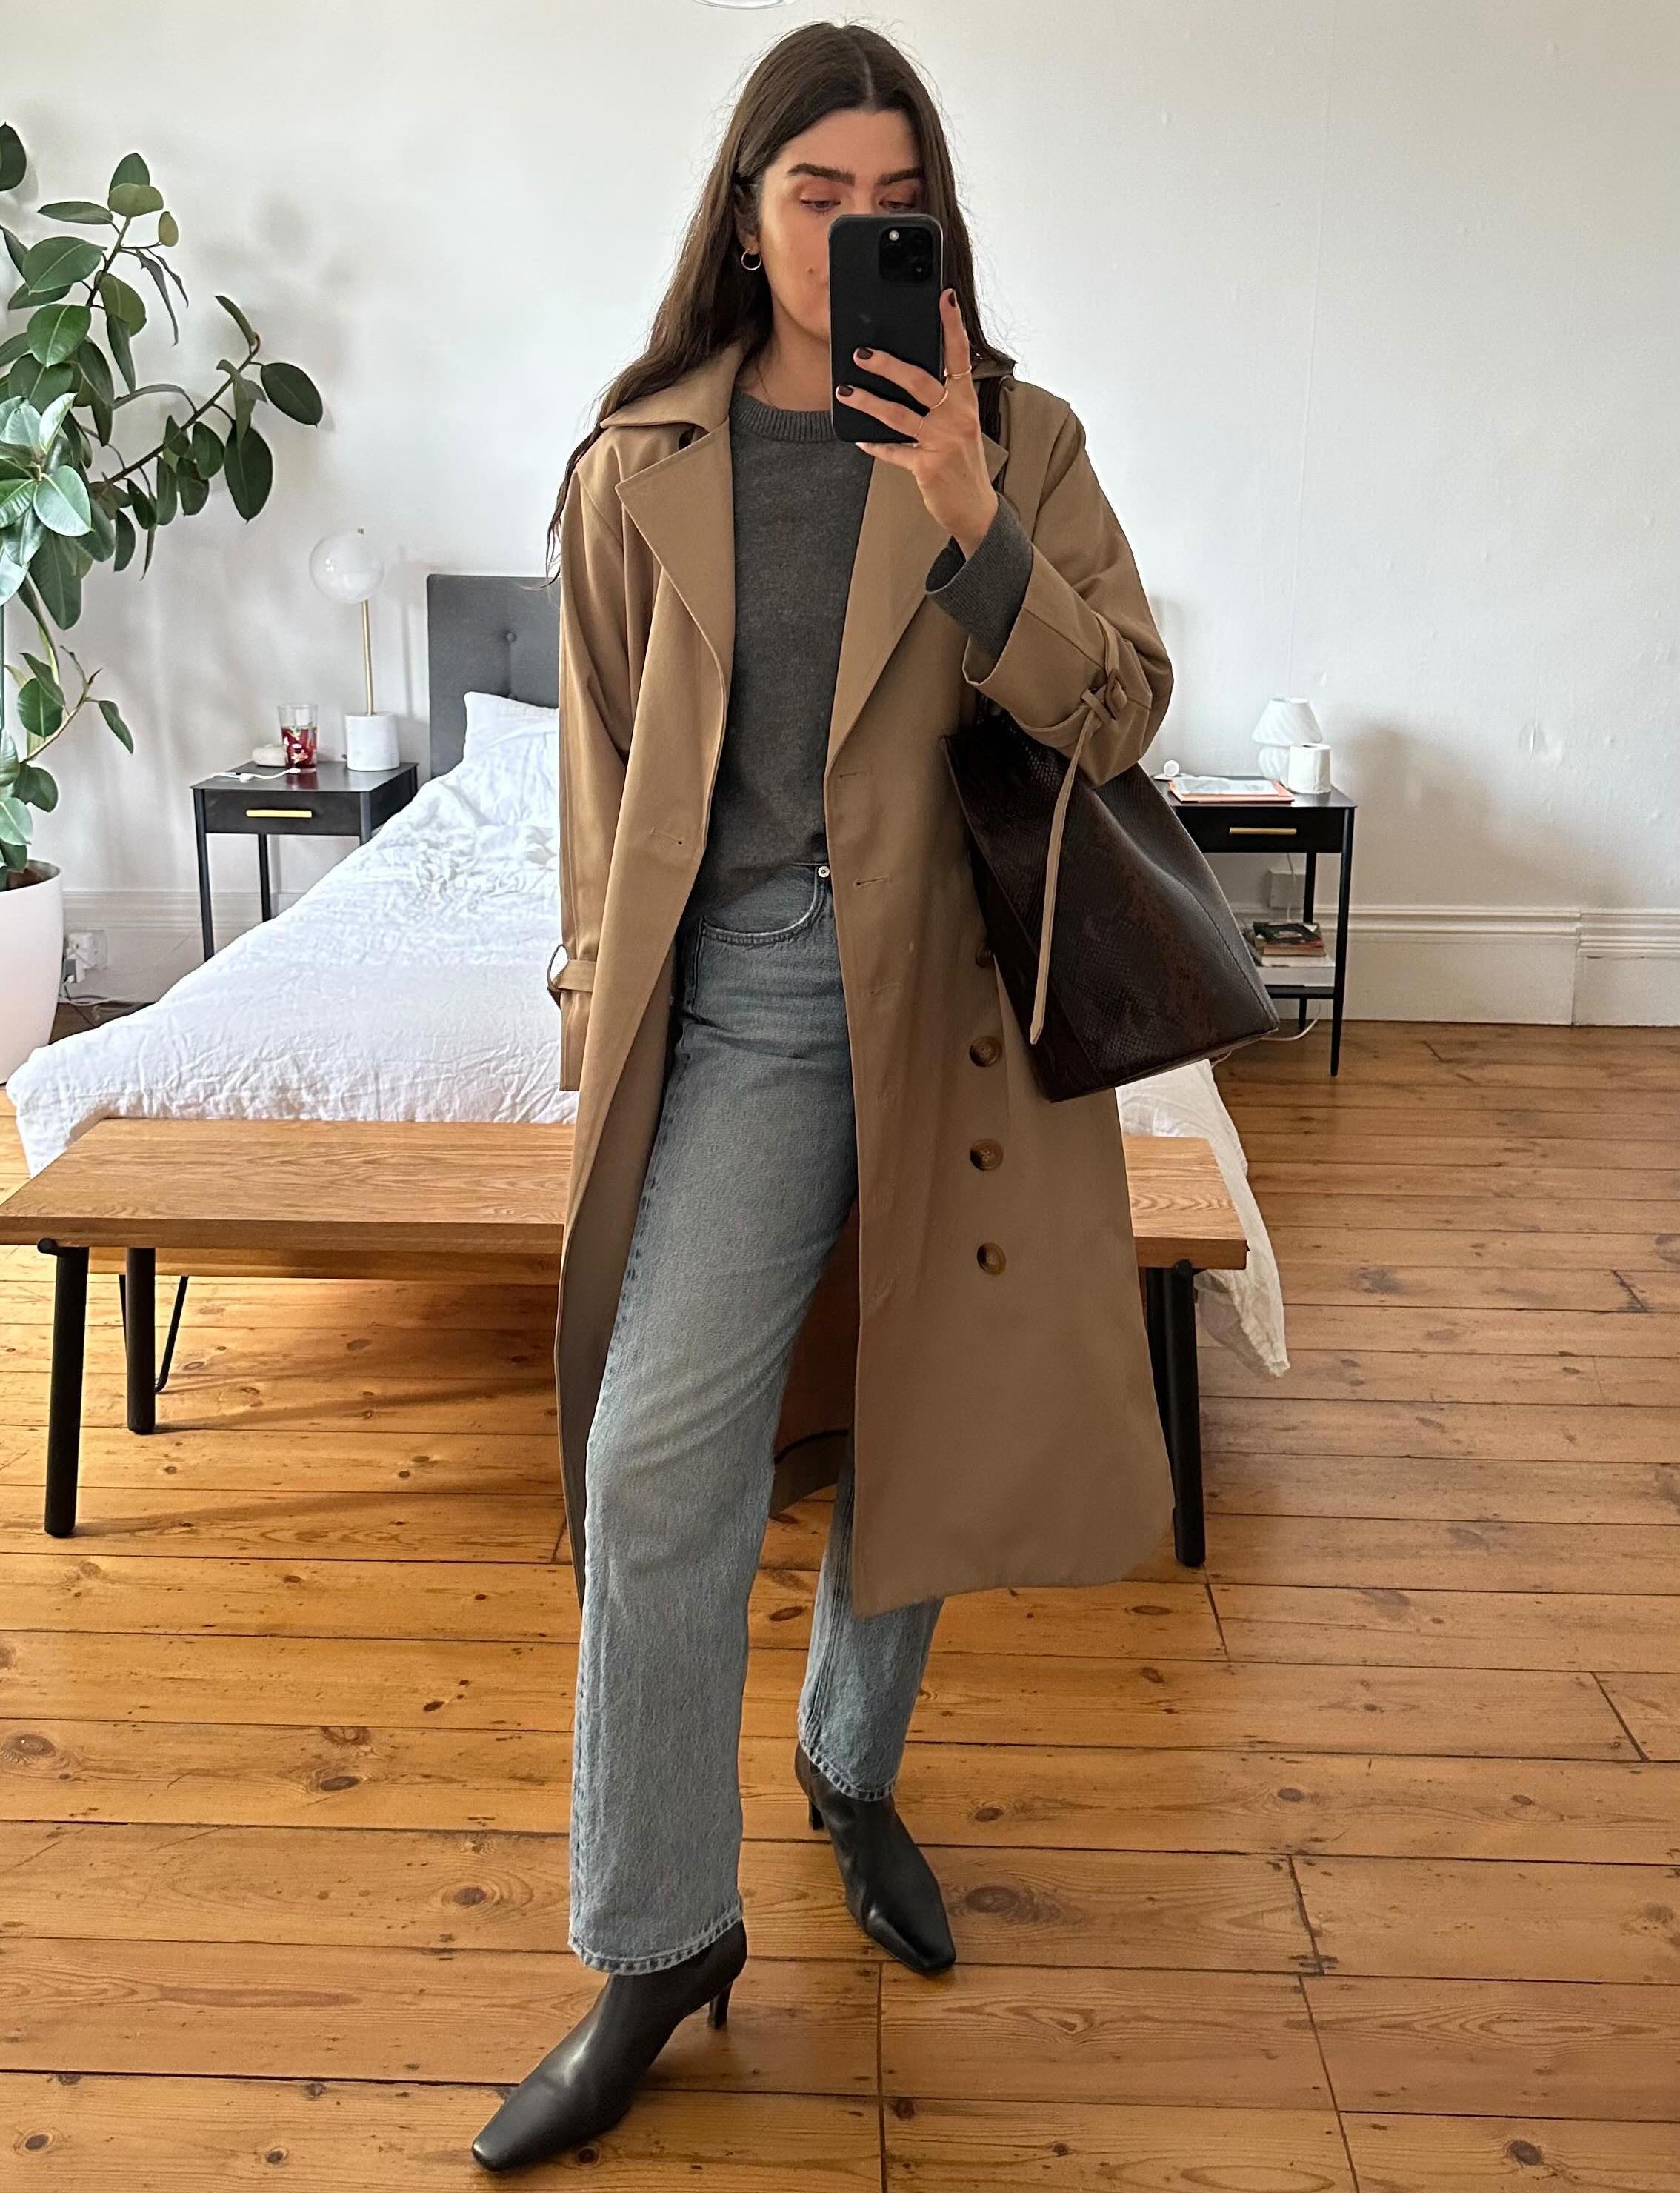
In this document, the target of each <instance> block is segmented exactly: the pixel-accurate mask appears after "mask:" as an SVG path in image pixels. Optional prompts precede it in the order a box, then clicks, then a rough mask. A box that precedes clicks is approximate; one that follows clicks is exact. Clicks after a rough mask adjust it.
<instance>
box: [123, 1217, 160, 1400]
mask: <svg viewBox="0 0 1680 2193" xmlns="http://www.w3.org/2000/svg"><path fill="white" fill-rule="evenodd" d="M123 1264H124V1267H125V1269H124V1272H123V1279H124V1280H125V1282H126V1284H125V1285H124V1286H123V1348H124V1351H125V1353H126V1354H127V1358H128V1365H129V1430H130V1431H131V1432H155V1431H156V1430H157V1384H156V1383H155V1382H156V1379H157V1251H156V1250H155V1249H129V1251H127V1252H126V1253H125V1255H124V1257H123Z"/></svg>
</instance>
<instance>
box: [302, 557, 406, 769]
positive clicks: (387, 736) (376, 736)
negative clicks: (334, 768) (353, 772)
mask: <svg viewBox="0 0 1680 2193" xmlns="http://www.w3.org/2000/svg"><path fill="white" fill-rule="evenodd" d="M309 575H310V577H311V579H312V580H313V581H315V584H316V585H317V587H319V589H320V591H321V592H322V593H323V594H324V595H325V596H326V597H327V598H328V600H329V601H331V602H342V603H344V604H346V606H350V605H351V604H358V603H359V604H360V605H361V610H362V673H363V680H364V682H365V684H366V687H367V696H368V708H367V713H366V714H365V715H361V716H353V715H351V714H349V713H346V716H345V719H344V759H345V765H346V768H349V769H395V768H396V766H397V759H398V756H397V719H396V717H395V716H382V715H376V714H375V713H374V628H373V618H372V615H371V613H370V611H369V607H368V604H369V602H371V601H372V599H373V598H374V595H375V594H376V593H378V592H379V590H380V585H381V584H382V582H383V581H384V578H385V558H384V557H383V556H381V555H380V552H379V550H378V549H377V548H376V547H374V544H373V542H372V541H369V538H368V536H367V535H366V534H365V533H364V532H363V530H362V528H361V527H360V526H359V525H358V526H357V529H356V530H355V531H354V532H353V533H330V534H329V535H327V537H326V539H325V540H324V541H317V542H316V544H315V546H314V547H313V548H311V550H310V552H309Z"/></svg>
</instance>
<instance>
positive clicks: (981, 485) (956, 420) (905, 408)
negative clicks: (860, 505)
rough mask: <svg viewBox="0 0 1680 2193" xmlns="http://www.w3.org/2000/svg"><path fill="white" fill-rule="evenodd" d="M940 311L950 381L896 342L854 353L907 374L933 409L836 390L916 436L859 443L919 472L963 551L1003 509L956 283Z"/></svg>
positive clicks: (885, 373)
mask: <svg viewBox="0 0 1680 2193" xmlns="http://www.w3.org/2000/svg"><path fill="white" fill-rule="evenodd" d="M940 322H941V324H942V325H943V327H944V329H945V370H946V379H945V381H944V382H943V384H941V382H940V379H939V377H938V375H936V374H932V373H928V372H925V371H924V370H923V368H922V367H921V366H919V365H911V363H910V362H909V360H908V359H907V358H894V355H893V353H892V352H891V351H889V350H860V351H858V352H855V353H854V355H855V356H856V358H857V359H858V362H859V364H862V365H866V366H867V367H868V368H869V369H870V371H871V373H875V374H879V375H881V376H882V377H883V379H884V380H888V381H899V382H900V383H901V384H902V386H904V387H905V388H906V390H907V391H908V392H909V393H910V394H911V396H913V397H914V398H916V400H917V403H918V404H927V405H928V406H929V409H928V412H927V415H926V416H925V417H924V416H923V415H922V414H921V413H920V412H918V411H914V410H912V409H911V407H910V405H909V404H897V403H894V402H893V401H892V400H891V399H890V398H887V397H884V396H876V395H874V394H872V393H871V392H870V391H869V390H868V389H866V388H854V387H852V386H850V385H849V384H848V383H846V382H841V383H840V384H839V385H838V386H837V388H836V390H835V393H836V395H837V396H838V397H839V398H841V400H842V401H843V403H846V404H855V405H856V407H857V409H859V410H860V411H867V412H868V413H870V415H871V416H872V417H874V418H877V419H880V420H882V421H884V422H885V423H886V424H887V425H888V426H889V427H898V428H899V429H900V432H904V433H906V434H913V435H914V436H915V437H916V441H915V442H914V443H911V442H860V443H859V444H858V447H859V448H860V449H867V450H868V451H869V453H870V455H871V456H872V457H876V458H878V459H879V460H880V461H882V462H883V463H885V464H889V465H901V466H903V467H905V468H906V470H907V471H909V472H914V473H915V475H916V484H917V486H918V487H919V488H920V489H921V490H922V500H923V502H925V503H926V504H927V506H928V508H929V512H931V513H932V515H933V516H934V518H937V519H938V520H939V522H940V524H941V525H943V526H944V527H945V529H946V531H947V532H948V533H949V534H950V535H951V537H952V538H953V539H954V540H955V541H956V542H957V547H959V548H960V549H961V550H962V551H963V554H964V555H965V556H972V555H973V554H974V550H975V549H976V548H978V547H979V546H980V542H981V541H982V540H983V539H984V538H985V536H986V530H987V529H988V528H989V527H990V525H991V521H992V518H994V517H995V516H996V515H997V489H996V488H995V487H993V485H992V484H991V478H990V476H989V474H988V473H987V471H986V445H985V444H984V443H983V442H982V441H981V439H980V404H979V403H978V400H977V399H976V398H975V395H974V377H973V375H971V374H970V372H969V331H968V329H966V328H965V327H964V326H963V312H962V307H961V306H959V305H958V304H957V292H956V291H955V290H954V289H946V290H945V291H943V292H942V293H941V295H940ZM918 445H919V446H918Z"/></svg>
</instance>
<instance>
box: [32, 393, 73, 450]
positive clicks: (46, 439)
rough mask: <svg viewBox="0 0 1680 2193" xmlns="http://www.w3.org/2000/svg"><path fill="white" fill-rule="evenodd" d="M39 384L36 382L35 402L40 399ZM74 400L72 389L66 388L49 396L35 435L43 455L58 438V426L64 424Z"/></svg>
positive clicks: (36, 443)
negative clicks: (57, 393)
mask: <svg viewBox="0 0 1680 2193" xmlns="http://www.w3.org/2000/svg"><path fill="white" fill-rule="evenodd" d="M39 386H40V384H39V383H38V382H37V395H36V397H35V399H34V400H35V401H36V402H37V404H38V403H39V402H40V400H41V398H40V395H39V393H38V390H39ZM75 401H76V397H75V392H74V391H73V390H72V389H69V388H66V389H65V390H63V391H62V392H61V393H60V394H59V395H56V396H54V397H53V398H50V400H49V403H48V404H47V407H46V409H45V410H43V412H42V414H41V426H40V429H39V431H38V432H37V435H36V437H35V446H36V448H37V449H39V451H40V452H41V454H42V455H43V457H44V456H45V455H48V454H49V451H50V450H51V449H52V446H53V444H54V442H55V441H56V440H57V439H58V432H59V428H60V427H61V426H62V425H63V424H64V421H65V418H66V414H67V413H68V412H69V409H70V407H71V404H73V403H74V402H75Z"/></svg>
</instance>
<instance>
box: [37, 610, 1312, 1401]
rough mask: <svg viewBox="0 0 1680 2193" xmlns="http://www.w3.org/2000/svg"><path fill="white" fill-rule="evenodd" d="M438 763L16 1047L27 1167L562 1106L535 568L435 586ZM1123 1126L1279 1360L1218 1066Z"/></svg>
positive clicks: (1151, 1100) (1233, 1321)
mask: <svg viewBox="0 0 1680 2193" xmlns="http://www.w3.org/2000/svg"><path fill="white" fill-rule="evenodd" d="M426 618H427V635H426V656H427V668H428V678H429V687H430V710H431V720H430V725H429V734H428V736H429V747H430V757H429V758H430V774H429V776H428V777H427V780H426V782H425V783H424V784H423V785H422V786H421V787H420V791H419V793H417V794H416V796H415V797H414V799H413V800H411V801H410V803H409V805H408V806H407V807H405V808H403V810H400V811H399V812H398V813H397V815H395V816H392V817H391V820H390V821H389V822H386V824H385V825H384V826H383V827H382V828H381V829H380V831H379V832H378V833H377V834H376V835H375V836H374V838H372V839H370V840H369V842H368V844H366V845H358V846H357V847H356V848H355V849H354V850H352V851H351V852H350V853H348V854H347V855H346V857H345V858H344V859H343V860H342V861H340V862H339V863H338V864H337V866H336V867H334V868H332V869H331V870H330V871H329V873H327V874H326V875H325V876H323V878H322V879H320V881H319V882H317V884H315V885H313V886H312V887H311V889H310V890H308V891H307V892H306V894H305V895H304V896H303V897H301V898H300V899H299V900H298V901H297V902H295V903H294V904H293V905H291V906H289V907H287V908H284V909H283V911H282V912H281V913H277V914H276V915H275V916H274V917H273V918H272V919H271V920H268V921H266V922H260V923H258V924H257V925H256V926H255V927H254V928H251V929H248V930H245V931H244V932H243V935H241V936H237V937H236V938H234V939H233V940H232V941H231V942H230V943H228V944H226V945H225V946H224V947H223V948H222V949H221V950H220V951H219V952H218V953H215V954H214V957H213V958H211V959H209V960H207V961H205V962H204V963H203V965H201V966H197V967H195V968H193V969H192V970H191V972H190V973H188V974H186V975H184V976H182V977H181V978H180V981H179V982H176V983H175V984H174V986H173V988H170V989H169V991H168V992H167V993H165V994H164V995H163V997H162V998H160V999H157V1001H156V1003H155V1004H151V1005H143V1006H141V1007H140V1008H139V1009H138V1010H137V1011H134V1012H133V1013H129V1014H127V1015H124V1016H120V1017H119V1018H117V1019H115V1020H111V1021H107V1022H103V1023H102V1024H101V1025H100V1026H99V1027H97V1028H89V1029H87V1030H84V1031H83V1032H81V1033H79V1034H75V1035H71V1036H66V1037H64V1038H61V1039H60V1040H59V1041H58V1042H56V1043H53V1044H49V1045H43V1046H42V1047H41V1048H40V1049H38V1050H37V1051H33V1052H31V1055H30V1056H29V1057H28V1058H27V1059H26V1060H25V1061H24V1062H23V1064H22V1065H21V1066H20V1067H19V1068H16V1069H15V1071H14V1074H12V1077H11V1079H10V1081H9V1083H8V1085H7V1093H8V1095H9V1097H10V1099H11V1102H12V1104H13V1106H14V1110H15V1114H16V1120H17V1128H18V1133H19V1137H20V1140H21V1142H22V1145H23V1151H24V1158H25V1162H26V1165H27V1166H28V1169H29V1171H30V1172H31V1175H32V1174H34V1173H36V1172H38V1171H40V1170H41V1168H42V1167H43V1165H47V1164H48V1163H49V1161H50V1160H51V1159H53V1158H54V1157H56V1156H57V1155H58V1154H59V1153H60V1151H61V1150H63V1149H65V1148H67V1147H68V1146H69V1144H70V1143H71V1142H72V1141H73V1140H74V1139H75V1138H76V1137H77V1135H78V1134H80V1133H81V1132H83V1131H84V1130H85V1129H86V1128H88V1127H89V1126H91V1125H93V1123H94V1121H95V1120H96V1119H104V1118H107V1117H111V1116H116V1117H123V1118H145V1119H384V1120H404V1119H416V1120H436V1121H465V1120H508V1121H521V1122H528V1123H543V1122H551V1121H564V1120H569V1119H571V1118H572V1117H573V1116H574V1114H575V1112H576V1108H577V1098H576V1097H575V1095H574V1094H573V1093H572V1092H571V1091H567V1090H562V1089H560V1088H558V1087H557V1085H556V1079H555V1076H556V1069H557V1062H558V1057H559V1044H558V1028H557V1015H556V1011H555V1005H554V1000H553V999H552V997H551V994H550V993H549V991H548V989H547V987H546V981H545V976H546V971H547V968H548V965H549V962H550V960H551V957H552V956H553V953H554V948H555V945H556V942H557V938H558V936H559V933H560V929H559V901H558V895H557V893H558V875H559V849H558V844H557V833H558V810H559V787H558V780H557V761H558V748H557V730H556V716H555V708H556V701H557V693H556V688H557V668H558V661H557V657H558V645H557V604H556V600H555V597H554V593H553V591H552V589H551V588H550V587H546V586H545V585H544V584H543V583H542V582H541V581H539V580H532V579H518V578H502V577H478V576H466V575H454V574H443V573H438V574H434V575H432V576H431V577H430V578H429V579H428V580H427V581H426ZM1118 1101H1119V1106H1120V1113H1121V1117H1122V1119H1123V1122H1124V1125H1125V1126H1126V1127H1127V1129H1128V1130H1129V1131H1132V1132H1135V1133H1139V1134H1157V1135H1199V1136H1202V1137H1205V1138H1206V1139H1207V1140H1208V1141H1209V1142H1210V1143H1211V1144H1212V1146H1213V1148H1214V1154H1215V1156H1216V1157H1217V1159H1218V1160H1219V1164H1220V1171H1221V1172H1222V1173H1223V1175H1224V1176H1225V1179H1226V1185H1227V1187H1228V1188H1229V1189H1230V1192H1231V1199H1232V1201H1233V1202H1234V1203H1235V1204H1236V1205H1237V1209H1238V1211H1239V1212H1240V1214H1241V1216H1242V1219H1243V1229H1244V1232H1245V1234H1247V1237H1248V1241H1249V1263H1248V1266H1247V1268H1246V1269H1244V1270H1243V1271H1240V1272H1202V1273H1199V1274H1197V1280H1196V1286H1197V1307H1198V1309H1199V1311H1200V1323H1201V1327H1202V1330H1203V1332H1204V1334H1205V1335H1206V1336H1207V1337H1209V1338H1210V1339H1213V1340H1216V1341H1218V1342H1220V1343H1223V1344H1224V1345H1225V1346H1226V1347H1228V1348H1231V1349H1232V1350H1233V1351H1234V1352H1235V1353H1236V1354H1237V1355H1238V1356H1239V1357H1240V1358H1241V1359H1242V1360H1243V1361H1244V1362H1245V1363H1247V1364H1248V1365H1249V1366H1250V1367H1251V1368H1254V1369H1256V1370H1263V1371H1270V1372H1271V1373H1273V1374H1274V1375H1278V1376H1281V1375H1282V1374H1283V1371H1286V1370H1287V1369H1288V1368H1289V1358H1288V1355H1287V1354H1286V1352H1285V1348H1284V1337H1283V1298H1282V1292H1281V1290H1280V1288H1279V1285H1278V1279H1277V1264H1276V1261H1275V1259H1274V1257H1273V1255H1272V1251H1271V1242H1270V1240H1268V1238H1267V1235H1266V1226H1265V1222H1264V1221H1263V1219H1262V1218H1261V1217H1260V1209H1259V1206H1258V1205H1257V1204H1256V1203H1255V1200H1254V1195H1253V1193H1252V1191H1251V1190H1250V1188H1249V1182H1248V1170H1247V1165H1246V1161H1245V1159H1244V1158H1243V1148H1242V1144H1241V1142H1240V1141H1239V1139H1238V1137H1237V1130H1236V1127H1235V1125H1234V1124H1233V1122H1232V1120H1231V1116H1230V1114H1229V1113H1228V1112H1227V1111H1226V1108H1225V1104H1224V1102H1223V1101H1222V1099H1221V1098H1220V1095H1219V1091H1218V1089H1217V1087H1216V1086H1215V1085H1214V1077H1213V1074H1212V1072H1211V1070H1210V1069H1209V1068H1208V1067H1206V1066H1203V1065H1198V1066H1192V1067H1180V1068H1174V1070H1173V1071H1172V1072H1171V1073H1169V1074H1159V1075H1156V1076H1154V1077H1152V1078H1151V1079H1149V1080H1146V1081H1142V1082H1138V1083H1135V1084H1134V1085H1132V1086H1130V1087H1129V1088H1127V1089H1124V1090H1122V1091H1119V1092H1118Z"/></svg>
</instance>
